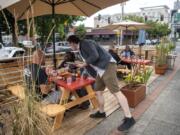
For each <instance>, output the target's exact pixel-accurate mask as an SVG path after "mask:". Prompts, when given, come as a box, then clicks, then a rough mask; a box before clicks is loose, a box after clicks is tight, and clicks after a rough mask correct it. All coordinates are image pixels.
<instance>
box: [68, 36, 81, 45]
mask: <svg viewBox="0 0 180 135" xmlns="http://www.w3.org/2000/svg"><path fill="white" fill-rule="evenodd" d="M67 41H68V42H70V43H76V44H78V43H79V42H80V39H79V38H78V37H77V36H76V35H71V36H69V37H68V39H67Z"/></svg>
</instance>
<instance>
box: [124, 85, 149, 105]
mask: <svg viewBox="0 0 180 135" xmlns="http://www.w3.org/2000/svg"><path fill="white" fill-rule="evenodd" d="M121 91H122V93H123V94H124V95H125V96H126V98H127V100H128V104H129V106H130V107H132V108H135V107H136V106H137V105H138V104H139V103H140V102H141V101H142V100H143V99H144V98H145V96H146V86H145V85H138V86H135V87H132V88H129V87H128V85H126V86H124V87H122V88H121Z"/></svg>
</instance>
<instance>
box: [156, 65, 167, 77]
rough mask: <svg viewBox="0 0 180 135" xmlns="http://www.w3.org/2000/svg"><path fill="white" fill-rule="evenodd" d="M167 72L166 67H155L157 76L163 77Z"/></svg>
mask: <svg viewBox="0 0 180 135" xmlns="http://www.w3.org/2000/svg"><path fill="white" fill-rule="evenodd" d="M166 70H167V65H166V64H165V65H163V66H155V73H156V74H159V75H164V74H165V72H166Z"/></svg>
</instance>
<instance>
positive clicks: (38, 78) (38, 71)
mask: <svg viewBox="0 0 180 135" xmlns="http://www.w3.org/2000/svg"><path fill="white" fill-rule="evenodd" d="M44 64H45V55H44V53H43V52H42V51H41V50H40V49H37V50H36V51H35V52H34V53H33V57H32V64H30V65H28V66H27V67H26V68H25V70H24V75H25V80H26V83H27V86H28V90H30V91H32V90H35V93H36V95H37V96H36V97H37V100H39V101H41V102H42V103H43V104H51V103H58V101H59V97H60V91H55V90H51V89H50V87H49V85H48V75H47V74H46V72H45V69H43V68H42V65H44Z"/></svg>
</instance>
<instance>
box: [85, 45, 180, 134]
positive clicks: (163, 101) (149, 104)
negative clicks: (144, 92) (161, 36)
mask: <svg viewBox="0 0 180 135" xmlns="http://www.w3.org/2000/svg"><path fill="white" fill-rule="evenodd" d="M178 48H179V47H178ZM179 50H180V48H179V49H178V52H180V51H179ZM177 61H178V62H176V69H175V70H174V71H169V72H168V73H166V75H164V76H160V77H158V78H157V79H156V80H155V81H154V82H153V83H151V85H149V89H148V93H149V95H148V96H147V97H146V99H145V101H143V103H141V104H140V105H139V106H138V107H137V108H136V109H135V110H134V111H133V116H135V118H136V119H137V123H136V125H135V126H134V127H133V128H132V129H131V130H130V131H129V132H128V133H126V134H127V135H180V64H179V63H180V62H179V61H180V60H177ZM123 117H124V116H123V113H122V110H121V109H118V110H117V111H115V112H114V113H113V114H112V115H110V116H109V117H108V118H106V119H105V120H104V121H102V122H101V123H100V124H99V125H97V126H96V127H95V128H94V129H92V130H90V131H89V132H87V133H86V135H122V134H125V133H119V132H118V131H117V130H116V127H117V126H118V125H119V124H120V123H121V120H122V119H123Z"/></svg>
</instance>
